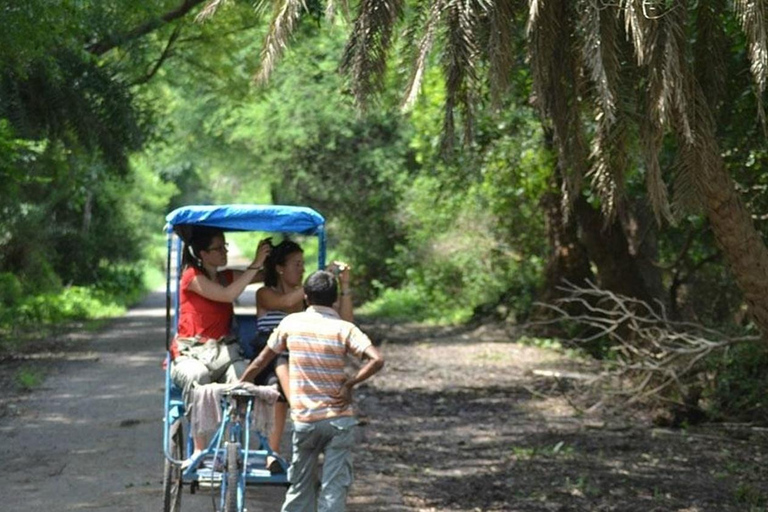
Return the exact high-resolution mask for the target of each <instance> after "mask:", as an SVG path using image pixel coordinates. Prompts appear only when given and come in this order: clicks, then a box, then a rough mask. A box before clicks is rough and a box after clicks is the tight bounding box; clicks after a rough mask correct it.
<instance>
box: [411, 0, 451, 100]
mask: <svg viewBox="0 0 768 512" xmlns="http://www.w3.org/2000/svg"><path fill="white" fill-rule="evenodd" d="M444 7H445V0H435V1H434V2H433V3H432V5H431V6H430V7H429V9H428V10H427V16H426V21H425V23H424V28H423V34H422V36H421V38H420V40H419V43H418V51H417V53H416V55H415V58H414V61H413V69H412V71H411V78H410V79H409V81H408V85H407V87H406V88H405V97H404V99H403V108H404V109H407V108H409V107H411V106H412V105H413V103H414V102H415V101H416V98H417V97H418V95H419V90H420V89H421V82H422V80H423V79H424V72H425V70H426V66H427V58H428V57H429V52H430V51H431V50H432V47H433V45H434V42H435V36H436V34H437V29H438V25H439V23H440V18H441V15H442V13H443V9H444Z"/></svg>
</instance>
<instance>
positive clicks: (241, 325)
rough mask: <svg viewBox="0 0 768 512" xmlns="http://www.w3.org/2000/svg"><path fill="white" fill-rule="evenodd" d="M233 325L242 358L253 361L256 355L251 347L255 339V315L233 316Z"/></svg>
mask: <svg viewBox="0 0 768 512" xmlns="http://www.w3.org/2000/svg"><path fill="white" fill-rule="evenodd" d="M235 323H236V324H237V339H238V341H239V342H240V348H241V349H242V353H243V357H244V358H245V359H253V358H254V357H256V356H257V355H258V354H257V353H256V349H255V347H254V346H253V340H255V339H256V315H242V314H241V315H235Z"/></svg>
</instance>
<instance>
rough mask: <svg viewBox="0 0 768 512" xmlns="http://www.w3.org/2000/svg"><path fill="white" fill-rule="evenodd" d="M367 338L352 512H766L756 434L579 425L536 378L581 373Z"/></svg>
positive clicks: (535, 360) (534, 358)
mask: <svg viewBox="0 0 768 512" xmlns="http://www.w3.org/2000/svg"><path fill="white" fill-rule="evenodd" d="M369 330H370V331H372V332H374V333H375V335H376V336H377V337H379V338H380V339H381V340H382V341H383V351H384V353H385V354H386V357H387V359H388V362H387V369H386V373H385V374H383V375H381V376H377V378H376V379H375V380H374V381H372V382H371V384H370V386H368V387H367V388H366V389H365V390H364V391H363V392H362V393H361V394H362V395H364V396H361V397H360V399H361V403H362V404H363V407H364V409H365V410H366V411H367V413H368V414H369V418H370V425H369V426H368V427H367V429H366V432H367V433H366V437H365V442H364V444H363V446H362V447H361V449H360V451H359V455H358V458H357V461H356V465H357V466H356V467H357V469H358V477H359V478H358V483H357V485H356V486H355V490H354V493H353V497H352V500H351V504H352V507H351V508H352V509H353V510H355V511H367V510H377V511H420V512H426V511H510V512H511V511H521V512H522V511H525V512H533V511H622V512H631V511H665V512H666V511H678V512H683V511H685V512H704V511H707V512H725V511H734V512H735V511H740V512H745V511H752V512H757V511H764V510H768V509H766V506H767V505H768V468H767V467H766V461H768V459H766V454H768V429H766V428H762V429H761V428H759V427H750V426H743V425H731V426H728V428H726V426H723V425H720V426H713V425H710V426H706V427H697V428H688V429H685V430H669V429H658V428H653V427H652V426H650V425H649V424H648V422H642V423H637V422H635V421H633V420H632V419H631V418H629V417H622V416H619V415H617V414H609V413H608V412H601V413H600V414H597V413H595V414H591V415H586V414H580V413H579V412H578V411H577V410H576V409H574V407H573V406H571V405H569V402H568V401H567V400H566V399H564V398H562V396H561V395H560V394H558V393H557V392H556V389H557V385H556V383H555V382H553V381H552V379H548V378H541V377H536V376H535V375H534V374H533V371H534V370H537V369H539V370H543V369H549V370H552V369H559V370H561V371H568V370H583V368H579V367H578V366H577V365H575V363H574V362H573V361H571V360H569V359H567V358H564V357H560V356H558V355H557V354H555V353H553V352H550V351H542V350H539V349H536V348H531V347H524V346H520V345H518V344H515V343H511V342H510V341H509V339H508V336H507V335H505V334H504V332H503V331H499V332H493V331H492V330H487V329H480V330H476V331H473V332H466V333H463V334H461V333H451V332H435V331H430V330H426V331H423V332H419V330H418V329H417V330H415V331H414V329H413V328H406V327H399V328H398V327H395V328H391V327H387V328H381V329H372V328H370V327H369ZM376 331H378V332H376ZM428 338H429V339H428ZM553 384H554V386H553ZM549 394H551V395H553V396H555V397H556V398H547V396H546V395H549Z"/></svg>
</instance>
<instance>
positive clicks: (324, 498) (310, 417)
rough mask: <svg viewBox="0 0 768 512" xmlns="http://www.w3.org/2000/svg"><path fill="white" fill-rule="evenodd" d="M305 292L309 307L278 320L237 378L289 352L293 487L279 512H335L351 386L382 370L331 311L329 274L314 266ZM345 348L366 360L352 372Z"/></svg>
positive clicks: (341, 494) (345, 462)
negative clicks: (321, 457)
mask: <svg viewBox="0 0 768 512" xmlns="http://www.w3.org/2000/svg"><path fill="white" fill-rule="evenodd" d="M304 294H305V297H306V300H307V302H308V303H309V308H308V309H307V310H306V311H303V312H300V313H293V314H291V315H288V316H287V317H285V319H283V321H282V322H280V325H278V327H277V328H276V329H275V331H274V332H273V333H272V335H271V336H270V338H269V341H268V342H267V346H266V347H265V348H264V350H262V351H261V353H260V354H259V355H258V357H257V358H256V359H254V360H253V361H252V362H251V364H250V365H249V366H248V368H247V369H246V371H245V373H243V376H242V377H241V379H240V380H241V381H243V382H249V381H250V380H251V379H253V378H254V377H255V376H256V375H258V374H259V372H260V371H261V370H262V368H264V366H266V365H267V364H268V363H269V362H270V361H272V360H273V359H274V358H275V357H277V355H278V354H280V353H281V352H283V351H284V350H285V349H286V348H287V349H289V350H290V352H291V356H290V358H289V362H288V367H289V380H290V393H289V396H288V398H289V401H290V405H291V419H292V420H293V424H294V432H293V456H292V460H291V466H290V468H289V470H288V473H289V474H288V477H289V481H290V483H291V486H290V488H289V489H288V492H287V493H286V496H285V502H284V503H283V507H282V512H303V511H305V510H318V512H341V511H343V510H344V509H345V506H346V505H345V504H346V497H347V491H348V489H349V486H350V485H351V483H352V459H351V451H352V447H353V446H354V441H355V435H354V427H355V426H356V425H357V420H356V419H355V416H354V410H353V409H352V389H353V388H354V386H355V385H357V384H358V383H360V382H363V381H364V380H366V379H368V378H370V377H371V376H373V375H374V374H375V373H377V372H378V371H379V370H381V368H382V367H383V366H384V358H383V356H382V355H381V354H380V353H379V351H378V349H376V347H374V346H373V344H372V343H371V340H370V339H369V338H368V337H367V336H366V335H365V334H364V333H363V332H362V331H361V330H360V329H358V328H357V327H356V326H355V325H354V324H353V323H351V322H347V321H345V320H343V319H342V318H340V317H339V314H338V313H337V312H336V311H335V310H334V309H333V307H332V306H333V304H334V303H335V302H336V299H337V296H338V287H337V283H336V277H335V276H334V274H333V273H332V272H328V271H324V270H318V271H317V272H314V273H313V274H312V275H310V276H309V277H308V278H307V280H306V281H305V282H304ZM348 354H353V355H355V356H357V357H359V358H361V359H363V360H364V361H365V362H364V364H363V366H361V367H360V369H359V370H358V371H357V372H356V373H355V374H354V375H352V376H351V377H347V375H346V374H345V372H344V367H345V362H346V361H345V360H346V356H347V355H348ZM320 453H323V454H324V457H325V460H324V463H323V472H322V485H321V486H320V493H319V496H318V492H317V491H318V487H317V482H315V479H316V473H317V464H318V457H319V455H320Z"/></svg>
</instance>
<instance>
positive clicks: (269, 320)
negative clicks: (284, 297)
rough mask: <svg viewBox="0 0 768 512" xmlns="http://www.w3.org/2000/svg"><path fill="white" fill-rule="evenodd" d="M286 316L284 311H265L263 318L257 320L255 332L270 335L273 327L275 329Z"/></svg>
mask: <svg viewBox="0 0 768 512" xmlns="http://www.w3.org/2000/svg"><path fill="white" fill-rule="evenodd" d="M286 316H288V313H286V312H285V311H278V310H274V311H267V312H266V313H264V316H260V317H259V318H258V320H257V323H256V330H258V331H259V332H267V333H270V332H272V331H274V330H275V327H277V326H278V325H279V324H280V321H281V320H282V319H283V318H285V317H286Z"/></svg>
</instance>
